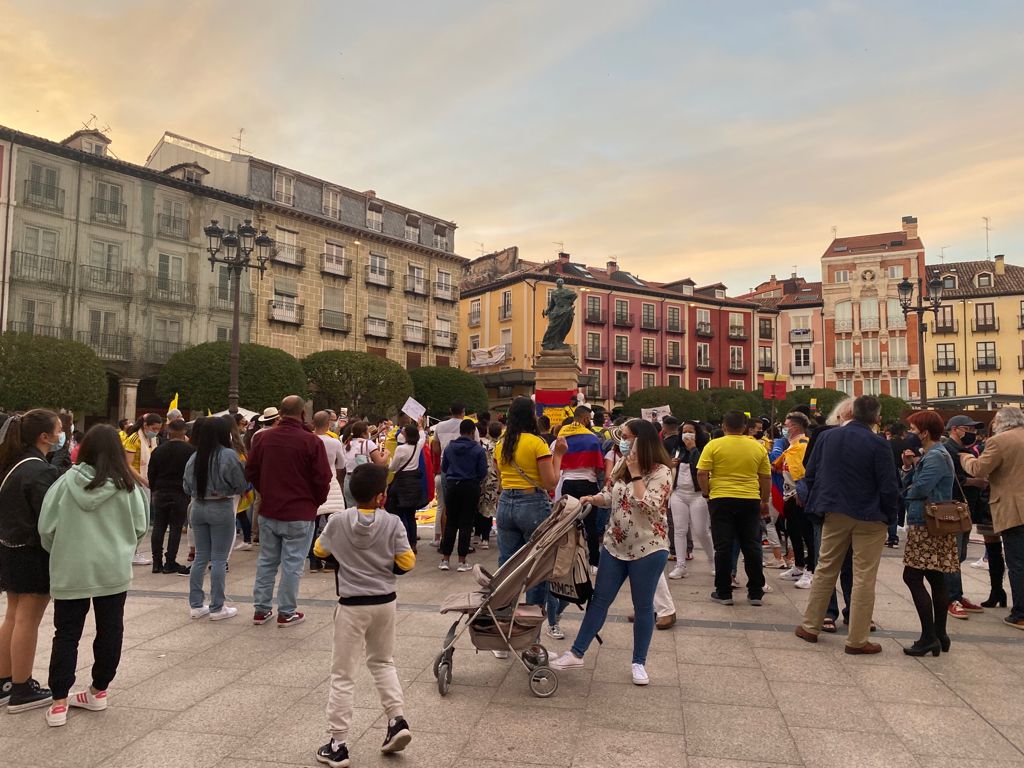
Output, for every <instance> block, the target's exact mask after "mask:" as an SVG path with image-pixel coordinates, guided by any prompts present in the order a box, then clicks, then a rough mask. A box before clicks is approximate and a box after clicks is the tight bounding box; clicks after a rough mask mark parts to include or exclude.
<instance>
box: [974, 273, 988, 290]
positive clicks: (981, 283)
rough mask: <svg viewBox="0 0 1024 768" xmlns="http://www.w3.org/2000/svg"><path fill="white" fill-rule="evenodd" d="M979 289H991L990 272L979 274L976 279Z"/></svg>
mask: <svg viewBox="0 0 1024 768" xmlns="http://www.w3.org/2000/svg"><path fill="white" fill-rule="evenodd" d="M977 281H978V287H979V288H991V287H992V273H991V272H979V273H978V277H977Z"/></svg>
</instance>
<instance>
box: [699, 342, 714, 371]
mask: <svg viewBox="0 0 1024 768" xmlns="http://www.w3.org/2000/svg"><path fill="white" fill-rule="evenodd" d="M697 367H698V368H710V367H711V345H710V344H707V343H705V342H701V343H700V344H698V345H697Z"/></svg>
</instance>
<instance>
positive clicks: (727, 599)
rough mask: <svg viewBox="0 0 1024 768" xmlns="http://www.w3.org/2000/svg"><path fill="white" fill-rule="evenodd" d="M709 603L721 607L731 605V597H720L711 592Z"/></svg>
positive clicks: (716, 593)
mask: <svg viewBox="0 0 1024 768" xmlns="http://www.w3.org/2000/svg"><path fill="white" fill-rule="evenodd" d="M711 602H713V603H719V604H721V605H732V595H720V594H718V592H712V593H711Z"/></svg>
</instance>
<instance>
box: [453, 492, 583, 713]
mask: <svg viewBox="0 0 1024 768" xmlns="http://www.w3.org/2000/svg"><path fill="white" fill-rule="evenodd" d="M590 509H591V508H590V505H586V506H584V505H582V504H580V502H579V501H578V500H577V499H574V498H572V497H571V496H563V497H562V498H561V499H559V500H558V502H557V503H556V504H555V506H554V509H552V511H551V515H550V516H549V517H548V518H547V519H546V520H545V521H544V522H542V523H541V524H540V525H539V526H537V529H536V530H535V531H534V532H533V535H532V536H530V540H529V541H528V542H527V543H526V545H525V546H523V548H522V549H520V550H519V551H518V552H516V553H515V554H514V555H513V556H512V557H511V558H510V559H509V560H508V561H507V562H506V563H505V564H504V565H502V566H501V567H500V568H499V569H498V570H497V572H496V573H494V574H493V575H492V574H490V573H488V572H487V571H486V570H485V569H484V568H482V567H481V566H480V565H479V564H478V565H475V566H474V567H473V575H474V577H475V578H476V581H477V584H478V585H479V588H478V589H476V590H475V591H473V592H458V593H453V594H450V595H448V596H447V597H446V598H445V599H444V601H443V602H442V604H441V613H458V614H459V618H457V619H456V620H455V623H454V624H452V626H451V628H450V629H449V630H448V634H447V636H446V637H445V640H444V645H443V646H442V648H441V652H440V653H439V654H438V655H437V657H436V658H435V659H434V677H435V678H437V691H438V693H440V694H441V695H442V696H445V695H447V694H448V689H449V687H450V686H451V682H452V657H453V655H454V654H455V642H456V641H457V640H458V639H459V637H461V636H462V634H463V633H464V632H465V631H466V630H467V629H468V630H469V637H470V640H472V642H473V647H474V648H475V649H476V650H478V651H509V652H511V653H512V654H513V655H514V656H515V657H516V658H517V659H518V660H519V662H520V663H521V664H522V665H523V668H524V669H525V670H526V671H527V673H528V674H529V675H530V690H531V691H532V692H533V694H534V695H535V696H538V697H541V698H547V697H548V696H551V695H553V694H554V692H555V691H556V690H557V689H558V677H557V676H556V675H555V671H554V670H553V669H551V668H550V667H548V666H547V663H548V652H547V650H546V649H545V648H544V646H543V645H540V643H539V639H540V628H541V625H542V624H543V622H544V609H543V608H542V607H541V606H539V605H526V604H521V603H520V600H521V599H522V597H523V595H524V593H525V592H526V591H527V590H528V589H530V588H531V587H534V586H536V585H538V584H541V583H543V582H545V581H547V582H550V584H549V587H550V590H551V593H552V594H553V595H555V596H556V597H559V598H561V599H563V600H567V601H569V602H573V603H576V604H577V605H579V606H580V607H583V606H584V605H585V604H586V602H587V600H589V599H590V596H591V594H592V593H593V585H592V583H591V580H590V566H589V563H588V560H587V544H586V537H585V535H584V533H583V519H584V518H585V517H586V516H587V515H588V514H589V513H590ZM463 619H465V623H464V624H463ZM460 624H461V625H462V626H461V627H460Z"/></svg>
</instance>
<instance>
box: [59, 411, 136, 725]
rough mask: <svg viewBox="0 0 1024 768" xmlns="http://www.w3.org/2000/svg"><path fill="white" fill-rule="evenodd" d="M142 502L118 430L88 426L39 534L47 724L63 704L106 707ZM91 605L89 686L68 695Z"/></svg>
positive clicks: (64, 713)
mask: <svg viewBox="0 0 1024 768" xmlns="http://www.w3.org/2000/svg"><path fill="white" fill-rule="evenodd" d="M148 503H149V502H148V501H147V498H146V492H145V489H143V488H142V486H141V485H139V484H138V482H137V481H136V479H135V476H134V474H133V473H132V471H131V468H130V467H129V466H128V461H127V459H126V458H125V454H124V449H123V447H122V446H121V440H120V438H119V437H118V435H117V430H116V429H114V428H113V427H111V426H108V425H106V424H98V425H96V426H95V427H93V428H92V429H90V430H89V432H88V434H86V436H85V439H84V440H82V444H81V448H80V449H79V452H78V463H77V464H76V465H75V466H73V467H72V468H71V469H70V470H69V471H68V472H67V473H65V474H64V475H63V476H62V477H61V478H60V479H58V480H57V482H55V483H54V484H53V485H52V486H50V490H49V491H47V493H46V498H45V499H44V500H43V509H42V512H41V513H40V515H39V537H40V539H42V543H43V548H44V549H46V550H47V551H48V552H49V553H50V594H51V595H52V597H53V624H54V630H55V631H54V635H53V650H52V652H51V653H50V682H49V685H50V689H51V690H52V691H53V704H52V705H51V706H50V708H49V709H48V710H47V712H46V722H47V723H49V724H50V725H54V726H57V725H64V724H65V723H66V722H67V718H68V705H69V704H70V706H72V707H81V708H82V709H89V710H93V711H99V710H103V709H106V708H107V686H108V685H110V681H111V680H113V679H114V675H115V674H116V673H117V665H118V663H119V662H120V660H121V641H122V639H123V637H124V602H125V598H126V597H127V596H128V586H129V585H130V584H131V580H132V558H133V557H134V555H135V549H136V547H138V545H139V543H140V542H141V541H142V539H143V537H144V536H145V535H146V528H147V527H148V509H147V508H148ZM90 601H91V602H92V608H93V613H94V616H95V622H96V639H95V640H94V641H93V646H92V647H93V656H94V661H93V666H92V685H91V686H90V687H89V688H87V689H86V690H84V691H82V692H80V693H76V694H75V695H74V696H72V697H71V698H70V699H69V698H68V692H69V691H70V690H71V686H72V685H74V683H75V668H76V667H77V666H78V642H79V640H81V639H82V630H83V629H84V627H85V617H86V615H87V614H88V613H89V604H90Z"/></svg>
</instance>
